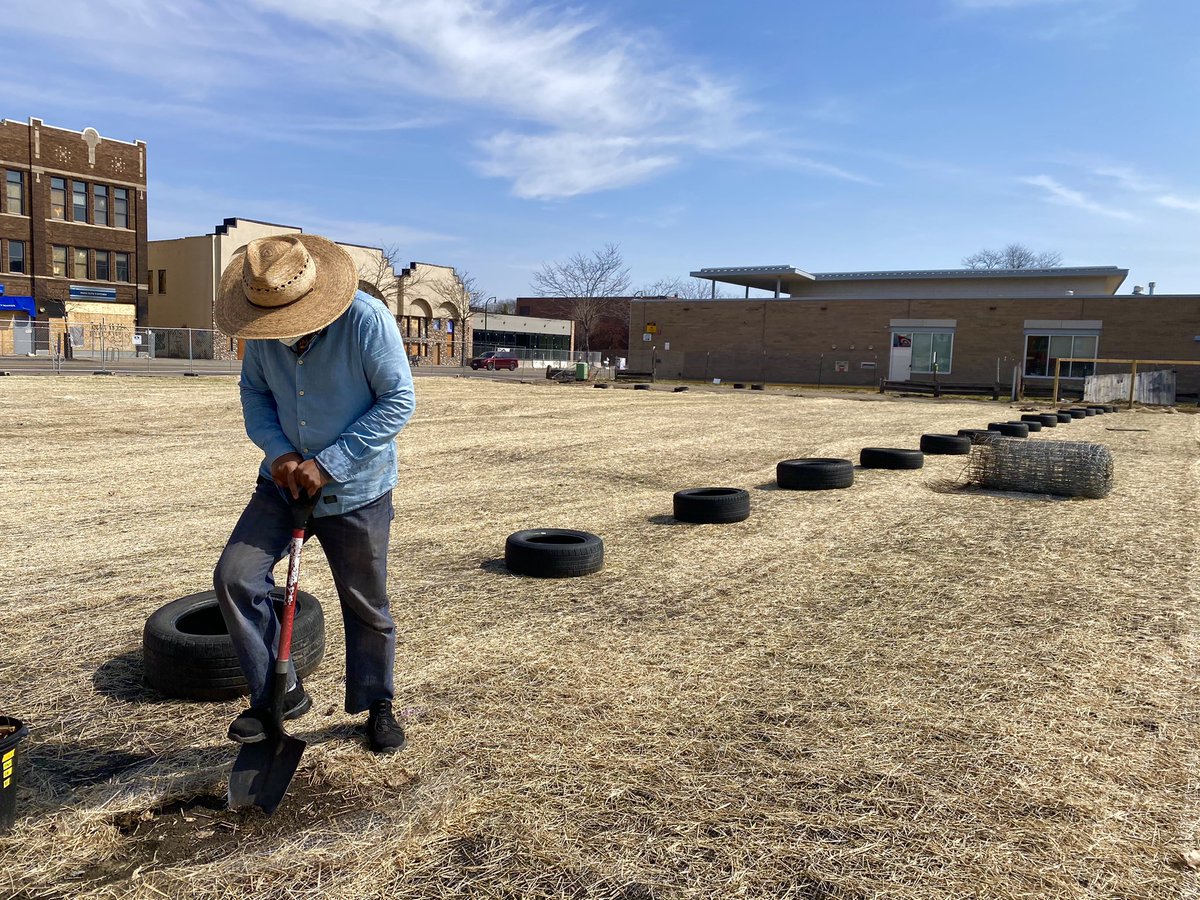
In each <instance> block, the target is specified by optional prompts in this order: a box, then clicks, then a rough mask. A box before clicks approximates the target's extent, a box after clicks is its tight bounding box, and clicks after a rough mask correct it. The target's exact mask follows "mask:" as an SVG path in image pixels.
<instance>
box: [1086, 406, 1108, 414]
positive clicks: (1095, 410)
mask: <svg viewBox="0 0 1200 900" xmlns="http://www.w3.org/2000/svg"><path fill="white" fill-rule="evenodd" d="M1088 409H1090V410H1091V411H1092V415H1094V416H1102V415H1104V414H1105V413H1106V412H1108V410H1107V409H1105V408H1104V407H1103V406H1089V407H1088Z"/></svg>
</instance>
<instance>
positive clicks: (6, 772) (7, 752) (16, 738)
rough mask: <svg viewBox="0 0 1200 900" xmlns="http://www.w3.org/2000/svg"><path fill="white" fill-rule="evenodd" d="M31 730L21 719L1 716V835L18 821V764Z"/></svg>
mask: <svg viewBox="0 0 1200 900" xmlns="http://www.w3.org/2000/svg"><path fill="white" fill-rule="evenodd" d="M27 734H29V729H28V728H27V727H26V726H25V724H24V723H23V722H22V721H21V720H20V719H13V718H11V717H9V716H0V834H3V833H4V832H6V831H8V830H9V829H10V828H12V826H13V822H15V821H16V819H17V764H18V763H19V762H20V761H21V747H20V744H21V739H22V738H24V737H25V735H27Z"/></svg>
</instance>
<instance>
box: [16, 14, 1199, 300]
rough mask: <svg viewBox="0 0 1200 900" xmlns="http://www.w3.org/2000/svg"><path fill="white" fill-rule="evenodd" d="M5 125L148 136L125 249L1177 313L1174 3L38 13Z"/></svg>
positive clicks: (1185, 257)
mask: <svg viewBox="0 0 1200 900" xmlns="http://www.w3.org/2000/svg"><path fill="white" fill-rule="evenodd" d="M5 32H6V38H7V39H6V41H5V66H4V67H3V71H2V72H0V85H2V86H3V93H2V96H3V97H4V98H5V101H4V104H3V106H0V115H2V116H4V117H7V118H12V119H18V120H24V119H27V118H28V117H29V116H37V117H40V118H42V119H44V120H45V121H46V122H47V123H48V124H53V125H59V126H62V127H67V128H73V129H82V128H84V127H87V126H93V127H95V128H96V129H97V130H99V131H100V133H101V135H104V136H110V137H114V138H119V139H123V140H134V139H142V140H145V141H146V142H147V143H148V145H149V150H148V168H149V175H150V194H149V200H150V237H151V238H152V239H155V238H169V237H179V236H182V235H188V234H201V233H204V232H207V231H211V230H212V228H213V226H214V225H216V224H217V223H219V222H220V221H221V220H222V219H223V218H225V217H227V216H242V217H247V218H257V219H264V220H267V221H273V222H282V223H286V224H294V225H299V226H301V227H303V228H304V229H305V230H306V231H312V232H316V233H322V234H326V235H328V236H330V237H332V238H334V239H337V240H344V241H350V242H355V243H364V244H372V245H382V244H396V245H398V246H399V247H400V256H401V258H402V259H403V260H405V261H407V260H423V261H429V262H439V263H446V264H450V265H455V266H458V267H459V268H460V269H465V270H467V271H469V272H470V273H472V274H473V275H474V276H475V277H476V278H477V279H478V281H479V283H480V285H481V287H482V288H483V289H484V290H485V292H486V293H487V294H495V295H497V296H500V297H512V296H517V295H520V294H528V293H530V288H529V283H530V277H531V275H532V273H533V271H534V270H535V269H537V268H538V266H539V265H540V264H542V263H543V262H545V261H548V260H553V259H561V258H565V257H567V256H569V255H571V254H573V253H575V252H577V251H589V250H591V249H594V248H598V247H600V246H602V245H603V244H605V243H608V242H614V243H618V244H620V246H621V249H622V252H623V253H624V256H625V259H626V261H627V263H628V264H629V265H630V267H631V269H632V275H633V280H634V286H635V287H640V286H643V285H646V284H649V283H650V282H653V281H655V280H657V279H660V278H670V277H675V276H686V275H687V273H688V272H689V271H691V270H693V269H697V268H701V267H705V266H736V265H768V264H769V265H774V264H790V265H795V266H798V267H800V268H802V269H806V270H808V271H810V272H825V271H846V270H861V269H881V268H883V269H893V268H896V269H900V268H934V267H954V266H957V265H959V264H960V260H961V259H962V257H963V256H965V255H967V254H969V253H972V252H974V251H976V250H978V249H980V248H983V247H998V246H1002V245H1003V244H1006V243H1009V242H1013V241H1017V242H1022V243H1025V244H1027V245H1029V246H1030V247H1032V248H1034V249H1037V250H1048V249H1053V250H1058V251H1060V252H1061V253H1062V254H1063V262H1064V264H1065V265H1118V266H1122V267H1126V268H1129V269H1130V277H1129V280H1128V281H1127V282H1126V284H1125V285H1124V287H1123V288H1122V290H1123V291H1129V290H1130V289H1132V286H1133V285H1134V284H1144V283H1145V282H1146V281H1150V280H1153V281H1157V283H1158V291H1159V292H1162V293H1188V292H1192V293H1200V166H1197V159H1198V158H1200V153H1198V150H1200V141H1198V138H1200V114H1198V113H1200V102H1198V100H1200V54H1198V53H1197V52H1196V42H1197V38H1198V37H1200V3H1196V2H1194V0H894V2H893V0H886V2H885V0H843V2H828V0H819V2H818V0H792V2H776V0H745V2H740V3H732V2H728V0H686V2H684V0H659V2H655V3H646V2H644V0H642V2H635V0H611V2H607V3H598V2H579V3H574V4H571V5H560V4H550V3H532V2H521V0H336V2H333V0H197V2H190V0H51V2H50V3H48V4H32V3H26V4H18V5H15V6H13V8H11V9H9V10H8V11H7V12H6V14H5Z"/></svg>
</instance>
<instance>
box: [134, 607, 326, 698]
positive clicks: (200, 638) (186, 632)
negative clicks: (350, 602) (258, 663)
mask: <svg viewBox="0 0 1200 900" xmlns="http://www.w3.org/2000/svg"><path fill="white" fill-rule="evenodd" d="M272 596H273V597H275V599H276V601H277V602H278V603H282V602H283V590H282V589H278V590H276V591H274V592H272ZM324 656H325V616H324V613H323V612H322V611H321V604H320V603H318V602H317V598H316V597H314V596H313V595H312V594H309V593H306V592H304V591H297V593H296V618H295V623H294V624H293V626H292V659H293V660H295V663H296V672H297V673H298V674H299V675H300V677H301V678H303V677H304V676H306V675H308V674H309V673H310V672H313V671H315V670H316V668H317V666H319V665H320V664H321V660H322V658H323V657H324ZM142 664H143V671H144V675H145V680H146V684H147V685H148V686H149V687H151V688H153V689H154V690H156V691H158V692H159V693H160V694H165V695H166V696H168V697H178V698H180V699H183V700H228V699H230V698H232V697H238V696H240V695H242V694H245V693H247V692H248V691H249V687H248V685H247V684H246V679H245V677H244V676H243V675H242V667H241V665H240V664H239V663H238V658H237V653H235V652H234V649H233V641H232V640H231V639H230V637H229V630H228V629H227V628H226V627H225V620H224V619H223V618H222V617H221V608H220V606H219V605H218V604H217V595H216V592H215V591H201V592H200V593H197V594H189V595H188V596H186V597H180V598H179V599H178V600H173V601H171V602H170V603H168V604H167V605H166V606H163V607H162V608H161V609H159V610H158V611H157V612H154V613H152V614H151V615H150V617H149V618H148V619H146V624H145V627H144V628H143V629H142Z"/></svg>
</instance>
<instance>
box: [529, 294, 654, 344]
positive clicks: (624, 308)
mask: <svg viewBox="0 0 1200 900" xmlns="http://www.w3.org/2000/svg"><path fill="white" fill-rule="evenodd" d="M634 299H635V298H634V297H518V298H517V300H516V307H517V315H519V316H535V317H540V318H543V319H570V320H571V321H573V322H574V323H575V343H576V345H577V347H578V349H580V350H582V349H583V348H584V347H585V346H586V347H587V348H588V349H589V350H591V351H599V352H600V353H602V354H603V355H604V356H609V357H618V356H625V355H626V352H627V351H628V349H629V304H630V303H631V302H632V301H633V300H634ZM636 299H641V298H636ZM658 299H664V300H665V299H667V298H665V297H664V298H658ZM585 307H591V309H590V311H588V312H584V308H585ZM584 319H590V320H591V322H590V324H591V328H590V330H589V333H588V335H587V339H586V340H585V339H584V335H583V325H584V322H583V320H584Z"/></svg>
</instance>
